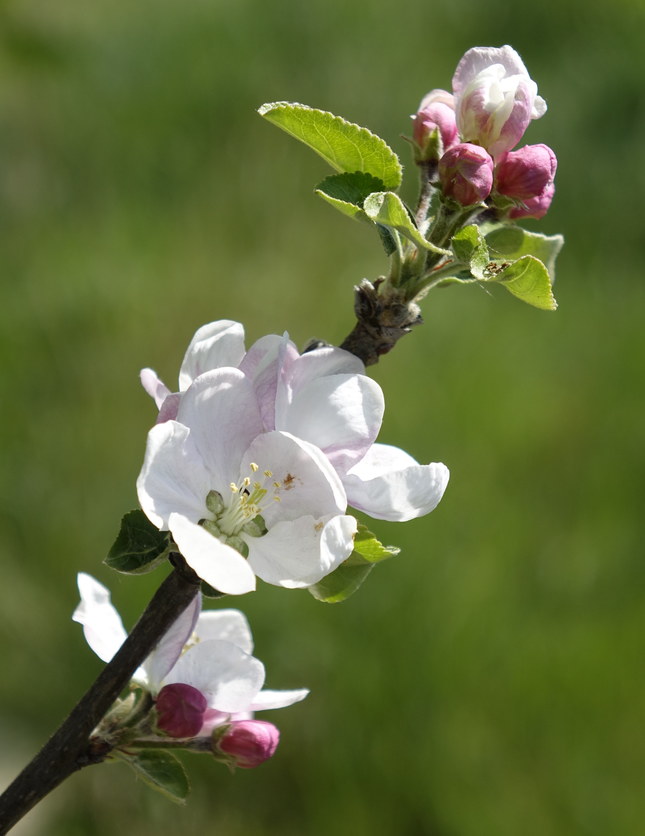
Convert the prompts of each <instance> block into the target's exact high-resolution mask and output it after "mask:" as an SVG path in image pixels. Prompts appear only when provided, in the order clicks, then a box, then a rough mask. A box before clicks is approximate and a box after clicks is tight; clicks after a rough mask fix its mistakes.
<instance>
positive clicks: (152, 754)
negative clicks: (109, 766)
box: [121, 749, 190, 804]
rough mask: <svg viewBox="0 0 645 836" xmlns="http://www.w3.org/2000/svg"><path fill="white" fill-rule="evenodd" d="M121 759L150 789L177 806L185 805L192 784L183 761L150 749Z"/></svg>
mask: <svg viewBox="0 0 645 836" xmlns="http://www.w3.org/2000/svg"><path fill="white" fill-rule="evenodd" d="M121 757H122V758H123V759H124V760H126V762H127V763H128V764H130V766H131V767H132V769H134V771H135V772H136V773H137V775H139V776H140V777H141V778H143V780H144V781H145V783H146V784H148V786H149V787H152V788H153V789H154V790H157V791H158V792H160V793H162V795H165V796H166V798H169V799H170V800H171V801H174V802H176V803H177V804H185V803H186V798H187V797H188V793H189V792H190V784H189V783H188V777H187V775H186V772H185V771H184V767H183V766H182V763H181V761H180V760H179V758H177V757H176V756H175V755H173V754H172V753H171V752H167V751H166V750H165V749H154V750H152V749H149V750H146V751H143V752H138V753H137V754H136V755H128V756H124V755H123V754H122V755H121Z"/></svg>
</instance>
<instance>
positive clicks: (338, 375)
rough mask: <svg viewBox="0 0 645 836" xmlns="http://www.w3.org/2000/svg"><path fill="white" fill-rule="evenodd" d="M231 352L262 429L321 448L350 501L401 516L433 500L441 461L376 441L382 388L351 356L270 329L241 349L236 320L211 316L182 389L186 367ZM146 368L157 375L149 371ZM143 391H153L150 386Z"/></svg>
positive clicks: (192, 350) (417, 512)
mask: <svg viewBox="0 0 645 836" xmlns="http://www.w3.org/2000/svg"><path fill="white" fill-rule="evenodd" d="M233 344H234V348H233ZM193 354H194V355H195V356H193ZM237 357H241V358H242V359H241V360H240V361H239V368H240V370H241V371H242V372H244V374H245V375H246V377H247V378H248V379H249V381H250V382H251V384H252V386H253V389H254V391H255V394H256V397H257V402H258V408H259V411H260V416H261V421H262V428H263V429H264V430H265V431H272V430H278V431H283V432H288V433H291V434H293V435H294V436H296V437H298V438H300V439H302V440H304V441H307V442H309V443H310V444H314V445H315V446H316V447H318V448H319V449H321V450H322V451H323V452H324V453H325V455H326V456H327V458H328V460H329V461H330V463H331V464H332V465H333V467H334V469H335V470H336V472H337V474H338V476H339V478H340V480H341V482H342V483H343V487H344V489H345V492H346V494H347V500H348V502H349V504H350V505H351V506H353V507H354V508H357V509H359V510H361V511H363V512H364V513H366V514H368V515H369V516H372V517H375V518H377V519H386V520H395V521H399V522H402V521H405V520H409V519H413V518H415V517H419V516H423V515H424V514H427V513H429V512H430V511H432V510H433V509H434V508H435V507H436V505H437V504H438V503H439V501H440V499H441V497H442V496H443V493H444V491H445V488H446V486H447V484H448V478H449V472H448V468H447V467H446V466H445V465H443V464H440V463H432V464H427V465H421V464H418V462H416V461H415V460H414V459H413V458H412V457H411V456H409V455H408V454H407V453H404V452H403V451H402V450H399V449H398V448H396V447H391V446H389V445H383V444H378V443H374V442H375V439H376V437H377V435H378V432H379V430H380V428H381V423H382V420H383V410H384V399H383V393H382V391H381V388H380V386H379V385H378V384H377V383H376V382H375V381H373V380H372V379H371V378H369V377H367V375H365V374H364V372H365V367H364V366H363V363H362V362H361V361H360V360H359V359H358V358H357V357H355V356H354V355H353V354H350V353H349V352H347V351H344V350H343V349H340V348H335V347H332V346H327V347H323V348H318V349H315V350H314V351H309V352H306V353H305V354H302V355H300V354H299V352H298V349H297V348H296V346H295V345H294V344H293V343H292V342H291V341H290V340H289V339H288V338H287V336H286V335H285V336H283V337H279V336H277V335H274V334H271V335H269V336H266V337H262V338H261V339H260V340H258V341H257V342H256V343H255V344H254V345H253V346H252V347H251V348H250V349H249V351H248V352H246V354H245V353H244V331H243V329H242V326H241V325H239V323H233V322H230V321H229V320H224V321H222V322H213V323H210V324H209V325H205V326H203V327H202V328H200V329H199V330H198V331H197V333H196V334H195V336H194V337H193V340H192V341H191V344H190V346H189V347H188V350H187V352H186V355H185V357H184V361H183V363H182V370H183V377H182V376H181V375H180V389H181V388H182V386H184V387H185V388H187V387H188V385H189V383H190V380H191V378H190V377H189V374H188V372H187V371H186V370H189V369H192V370H194V371H204V370H205V367H206V364H207V363H208V364H211V366H210V368H217V367H218V366H221V365H225V364H226V362H229V361H230V360H231V358H237ZM144 374H145V375H150V380H152V379H154V380H155V381H157V380H158V379H157V377H156V375H155V373H154V372H152V371H151V370H149V369H148V370H144V373H142V375H144ZM192 379H194V378H192ZM161 385H163V384H161ZM146 389H147V391H148V392H149V393H150V394H152V393H153V390H152V386H146ZM164 389H165V387H164ZM165 390H166V392H168V391H169V390H167V389H165ZM180 397H181V396H180V395H170V397H169V398H168V399H167V401H166V402H164V401H163V400H162V401H161V412H160V415H159V420H160V421H163V420H165V419H166V418H165V417H164V413H165V416H166V417H168V416H169V413H170V412H171V399H172V398H174V399H175V400H174V401H172V408H173V409H174V415H173V416H172V417H177V409H178V404H179V399H180ZM157 405H158V406H159V405H160V402H159V399H157ZM179 420H181V419H179Z"/></svg>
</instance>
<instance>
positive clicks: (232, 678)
mask: <svg viewBox="0 0 645 836" xmlns="http://www.w3.org/2000/svg"><path fill="white" fill-rule="evenodd" d="M174 682H182V683H185V684H186V685H192V687H193V688H197V690H198V691H201V693H202V694H203V695H204V696H205V697H206V699H207V700H208V705H209V708H215V709H217V710H218V711H225V712H229V713H232V712H237V711H247V710H248V706H249V705H251V703H252V702H253V701H254V700H255V699H256V697H257V695H258V693H259V692H260V689H261V688H262V685H263V684H264V665H263V664H262V662H260V661H259V660H258V659H256V658H255V657H253V656H249V654H248V653H244V651H243V650H240V648H239V647H237V645H234V644H231V642H225V641H214V640H209V641H204V642H199V643H198V644H196V645H193V646H192V647H190V648H188V650H187V651H186V652H185V653H184V654H183V655H182V656H181V658H180V659H179V661H178V662H177V664H176V665H175V667H174V668H173V669H172V670H171V671H170V673H169V674H168V676H167V677H166V680H165V682H164V684H165V685H168V684H171V683H174Z"/></svg>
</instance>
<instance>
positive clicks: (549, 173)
mask: <svg viewBox="0 0 645 836" xmlns="http://www.w3.org/2000/svg"><path fill="white" fill-rule="evenodd" d="M557 166H558V160H557V158H556V156H555V154H554V153H553V151H552V150H551V149H550V148H549V146H548V145H544V144H539V145H524V146H523V147H522V148H518V149H517V151H509V152H508V154H505V155H504V157H503V158H502V159H501V160H500V162H499V164H498V166H497V168H496V169H495V189H496V190H497V191H498V192H499V193H500V194H503V195H506V196H507V197H514V198H517V199H518V200H529V199H530V198H533V197H538V196H539V195H541V194H542V193H543V192H544V190H545V189H546V187H547V186H549V185H551V184H552V183H553V179H554V177H555V171H556V168H557Z"/></svg>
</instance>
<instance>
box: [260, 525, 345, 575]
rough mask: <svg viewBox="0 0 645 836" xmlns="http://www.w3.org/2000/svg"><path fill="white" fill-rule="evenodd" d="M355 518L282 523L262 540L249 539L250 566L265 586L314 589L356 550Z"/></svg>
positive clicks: (261, 538) (274, 527) (275, 526)
mask: <svg viewBox="0 0 645 836" xmlns="http://www.w3.org/2000/svg"><path fill="white" fill-rule="evenodd" d="M356 525H357V524H356V520H355V519H354V517H350V516H345V515H340V514H339V515H336V516H333V517H326V518H325V517H323V518H322V519H314V518H313V517H310V516H307V517H301V518H300V519H298V520H294V521H293V522H280V523H277V524H276V525H274V526H273V528H271V529H270V530H269V531H268V532H267V533H266V534H265V535H264V536H263V537H248V538H246V542H247V543H248V546H249V563H250V564H251V566H252V568H253V571H254V572H255V574H256V575H257V576H258V577H259V578H262V580H263V581H266V583H271V584H274V585H276V586H284V587H287V588H289V589H296V588H299V587H305V586H311V585H312V584H314V583H318V581H319V580H321V579H322V578H324V577H325V575H328V574H329V573H330V572H333V571H334V569H335V568H336V567H337V566H340V564H341V563H342V562H343V561H344V560H346V559H347V558H348V557H349V556H350V554H351V553H352V550H353V548H354V534H355V533H356Z"/></svg>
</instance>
